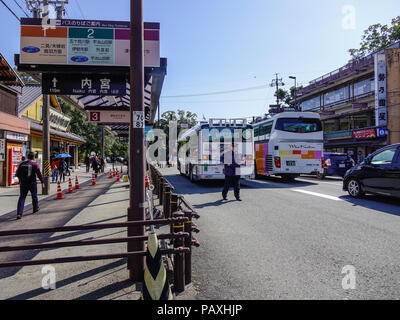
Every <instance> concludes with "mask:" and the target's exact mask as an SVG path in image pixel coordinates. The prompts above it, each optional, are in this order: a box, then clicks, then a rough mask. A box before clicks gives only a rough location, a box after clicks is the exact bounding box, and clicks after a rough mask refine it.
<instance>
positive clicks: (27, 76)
mask: <svg viewBox="0 0 400 320" xmlns="http://www.w3.org/2000/svg"><path fill="white" fill-rule="evenodd" d="M14 71H15V72H16V73H17V74H18V76H19V77H20V78H21V80H22V82H23V83H24V84H27V83H40V82H39V81H36V80H35V79H34V78H33V77H32V76H31V75H30V74H28V73H26V72H23V71H18V70H17V68H16V67H14Z"/></svg>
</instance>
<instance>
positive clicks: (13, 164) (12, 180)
mask: <svg viewBox="0 0 400 320" xmlns="http://www.w3.org/2000/svg"><path fill="white" fill-rule="evenodd" d="M9 159H10V177H9V184H10V185H13V184H18V183H19V181H18V178H17V177H16V176H15V174H16V173H17V168H18V164H19V163H20V162H21V161H22V147H12V148H11V149H10V158H9Z"/></svg>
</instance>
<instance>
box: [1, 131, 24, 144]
mask: <svg viewBox="0 0 400 320" xmlns="http://www.w3.org/2000/svg"><path fill="white" fill-rule="evenodd" d="M6 139H7V140H14V141H21V142H25V141H28V135H26V134H23V133H18V132H12V131H7V132H6Z"/></svg>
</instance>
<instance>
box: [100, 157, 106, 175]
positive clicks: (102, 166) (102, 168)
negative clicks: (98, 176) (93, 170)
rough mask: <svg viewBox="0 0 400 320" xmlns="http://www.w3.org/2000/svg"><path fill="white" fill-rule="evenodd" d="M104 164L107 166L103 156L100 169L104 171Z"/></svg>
mask: <svg viewBox="0 0 400 320" xmlns="http://www.w3.org/2000/svg"><path fill="white" fill-rule="evenodd" d="M104 166H105V161H104V159H103V157H100V171H101V172H103V173H104Z"/></svg>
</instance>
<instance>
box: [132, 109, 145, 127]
mask: <svg viewBox="0 0 400 320" xmlns="http://www.w3.org/2000/svg"><path fill="white" fill-rule="evenodd" d="M132 126H133V129H141V128H144V111H133V124H132Z"/></svg>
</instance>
